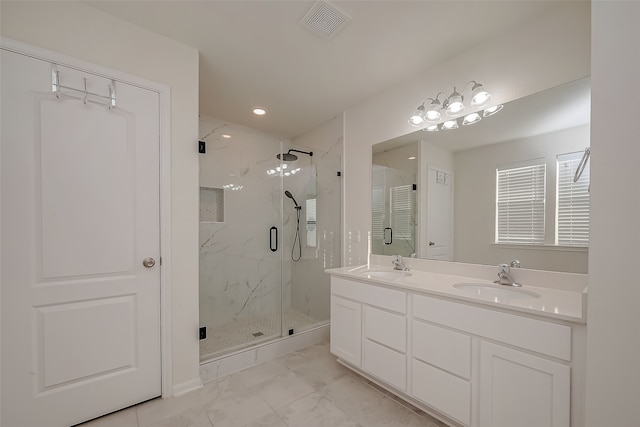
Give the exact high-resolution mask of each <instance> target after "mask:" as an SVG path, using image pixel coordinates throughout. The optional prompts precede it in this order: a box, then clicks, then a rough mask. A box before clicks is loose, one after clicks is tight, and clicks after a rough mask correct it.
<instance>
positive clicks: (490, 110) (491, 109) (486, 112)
mask: <svg viewBox="0 0 640 427" xmlns="http://www.w3.org/2000/svg"><path fill="white" fill-rule="evenodd" d="M502 107H504V105H502V104H500V105H494V106H493V107H489V108H487V109H486V110H484V112H483V113H482V117H489V116H493V115H494V114H496V113H497V112H498V111H500V110H502Z"/></svg>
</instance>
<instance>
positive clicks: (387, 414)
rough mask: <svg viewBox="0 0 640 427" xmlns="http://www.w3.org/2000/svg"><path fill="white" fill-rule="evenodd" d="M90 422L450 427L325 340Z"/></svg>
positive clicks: (125, 426)
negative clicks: (367, 375) (365, 373)
mask: <svg viewBox="0 0 640 427" xmlns="http://www.w3.org/2000/svg"><path fill="white" fill-rule="evenodd" d="M82 426H83V427H268V426H273V427H341V426H342V427H347V426H348V427H359V426H363V427H383V426H389V427H391V426H415V427H418V426H420V427H446V426H445V424H443V423H441V422H440V421H438V420H436V419H434V418H432V417H431V416H429V415H427V414H425V413H424V412H422V411H420V410H419V409H417V408H415V407H413V406H411V405H409V404H407V403H404V402H400V401H398V400H397V399H394V398H393V397H392V396H391V395H390V394H389V393H388V392H386V391H383V390H381V389H379V388H378V387H377V386H374V385H372V384H371V383H370V382H368V381H367V380H365V379H363V378H362V377H360V376H358V375H356V374H354V373H353V372H352V371H350V370H348V369H347V368H345V367H343V366H342V365H340V364H338V363H337V362H336V360H335V356H333V355H331V354H330V353H329V343H328V342H323V343H320V344H317V345H314V346H311V347H307V348H305V349H303V350H300V351H295V352H292V353H289V354H287V355H284V356H281V357H279V358H276V359H274V360H272V361H269V362H265V363H262V364H260V365H256V366H254V367H252V368H249V369H245V370H243V371H240V372H237V373H235V374H231V375H228V376H226V377H224V378H220V379H217V380H214V381H210V382H208V383H205V386H204V388H203V389H201V390H198V391H194V392H191V393H189V394H186V395H184V396H181V397H176V398H170V399H165V400H162V399H155V400H151V401H149V402H145V403H142V404H140V405H137V406H134V407H131V408H128V409H125V410H123V411H120V412H116V413H114V414H111V415H108V416H105V417H102V418H99V419H97V420H94V421H91V422H88V423H85V424H83V425H82Z"/></svg>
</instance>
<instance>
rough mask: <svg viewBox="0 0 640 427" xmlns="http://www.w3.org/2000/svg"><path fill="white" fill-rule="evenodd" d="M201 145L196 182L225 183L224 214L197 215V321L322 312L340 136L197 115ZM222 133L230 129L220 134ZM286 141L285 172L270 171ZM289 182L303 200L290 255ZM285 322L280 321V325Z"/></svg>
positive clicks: (335, 249)
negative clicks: (301, 134)
mask: <svg viewBox="0 0 640 427" xmlns="http://www.w3.org/2000/svg"><path fill="white" fill-rule="evenodd" d="M200 134H201V135H202V137H203V138H204V140H205V141H206V142H207V153H206V154H203V155H200V186H202V187H209V188H223V189H224V219H225V220H224V222H218V223H216V222H209V223H205V222H202V223H200V231H199V244H200V251H199V265H200V325H201V326H207V327H215V326H219V325H223V324H226V323H228V322H232V321H237V320H240V319H245V318H252V317H256V316H262V315H268V314H273V313H280V311H281V310H282V309H288V308H295V309H296V310H297V311H299V312H301V313H304V314H305V315H307V316H310V317H312V318H314V319H317V320H327V319H328V318H329V303H328V302H329V293H330V289H329V276H328V275H327V274H325V273H324V268H329V267H333V266H339V265H340V258H341V257H340V249H339V248H340V238H339V231H340V188H341V186H340V178H339V177H337V176H336V171H338V170H340V164H341V159H340V154H341V152H342V149H341V142H340V143H336V144H334V146H332V147H331V149H330V151H329V152H324V151H321V150H315V149H313V148H308V147H298V146H295V145H292V144H291V142H290V141H288V140H284V139H281V138H278V137H275V136H273V135H269V134H265V133H262V132H260V131H257V130H254V129H251V128H248V127H245V126H241V125H237V124H233V123H225V122H223V121H220V120H216V119H210V118H201V120H200ZM222 134H229V135H231V136H232V137H231V138H230V139H225V138H223V137H222ZM289 148H295V149H298V150H301V151H313V152H314V155H313V157H310V156H307V155H304V154H299V153H297V154H298V160H296V161H295V162H290V163H289V164H288V168H287V170H288V171H291V170H293V169H297V168H300V170H298V171H297V172H296V173H295V174H290V175H289V176H285V177H284V178H283V179H282V180H281V177H280V176H279V174H269V173H267V172H268V171H270V170H276V169H277V168H278V167H279V166H280V161H279V160H278V159H277V158H276V154H278V153H280V152H281V151H284V152H286V151H287V150H288V149H289ZM285 190H288V191H291V193H292V194H293V195H294V197H295V198H296V200H297V201H298V203H299V204H300V205H302V206H303V210H302V212H301V213H302V215H301V223H300V231H301V235H300V238H301V239H302V255H303V257H302V260H301V261H300V262H299V263H294V262H293V261H291V258H290V255H291V248H292V245H293V241H294V236H295V224H296V216H295V215H296V211H295V209H294V206H293V203H292V202H291V200H289V199H287V198H286V197H284V191H285ZM308 198H315V199H317V206H318V219H317V220H318V226H317V228H318V236H319V238H318V240H319V244H318V246H316V247H315V248H313V247H307V245H306V234H305V233H306V222H305V211H304V206H305V201H306V199H308ZM272 226H275V227H277V228H278V233H279V240H280V242H279V248H278V251H276V252H273V251H271V250H270V247H269V240H270V239H269V230H270V228H271V227H272ZM283 326H284V327H285V328H286V329H288V327H287V325H283Z"/></svg>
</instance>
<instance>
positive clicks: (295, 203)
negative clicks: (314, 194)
mask: <svg viewBox="0 0 640 427" xmlns="http://www.w3.org/2000/svg"><path fill="white" fill-rule="evenodd" d="M284 195H285V196H287V197H288V198H290V199H291V200H293V204H294V205H296V209H302V206H300V205H298V202H296V199H294V198H293V194H291V192H290V191H289V190H286V191H285V192H284Z"/></svg>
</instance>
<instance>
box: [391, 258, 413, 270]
mask: <svg viewBox="0 0 640 427" xmlns="http://www.w3.org/2000/svg"><path fill="white" fill-rule="evenodd" d="M391 262H392V263H393V269H394V270H402V271H407V270H409V267H407V266H406V265H405V263H404V260H403V259H402V256H401V255H396V259H394V260H393V261H391Z"/></svg>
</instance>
